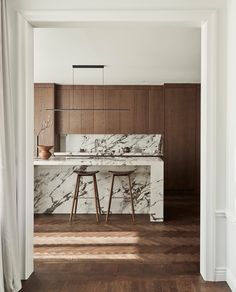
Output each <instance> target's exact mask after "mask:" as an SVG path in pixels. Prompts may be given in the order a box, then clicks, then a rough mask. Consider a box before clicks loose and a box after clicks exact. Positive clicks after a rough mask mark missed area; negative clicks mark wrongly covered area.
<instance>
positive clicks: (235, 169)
mask: <svg viewBox="0 0 236 292" xmlns="http://www.w3.org/2000/svg"><path fill="white" fill-rule="evenodd" d="M227 45H228V51H227V52H228V62H227V64H228V70H227V209H228V210H227V212H228V213H227V217H228V218H227V242H228V245H227V266H228V275H227V276H228V281H229V283H230V284H231V288H232V289H234V290H233V291H236V248H235V247H236V118H235V111H236V82H235V81H236V56H235V52H236V1H235V0H229V1H228V44H227Z"/></svg>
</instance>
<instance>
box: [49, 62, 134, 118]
mask: <svg viewBox="0 0 236 292" xmlns="http://www.w3.org/2000/svg"><path fill="white" fill-rule="evenodd" d="M75 69H102V82H103V94H104V95H105V87H104V85H105V80H104V79H105V78H104V77H105V72H104V70H105V65H72V72H73V99H74V90H75ZM45 110H48V111H54V112H62V111H130V109H128V108H55V109H50V108H47V109H45Z"/></svg>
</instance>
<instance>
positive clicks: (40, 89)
mask: <svg viewBox="0 0 236 292" xmlns="http://www.w3.org/2000/svg"><path fill="white" fill-rule="evenodd" d="M34 95H35V99H34V130H35V136H36V135H37V134H38V133H39V132H40V129H41V128H42V127H43V126H44V125H45V123H46V122H47V121H49V124H50V127H48V128H47V129H45V130H44V131H42V132H41V133H40V135H39V144H42V145H54V125H55V122H54V111H48V110H46V109H53V108H54V95H55V86H54V84H51V83H36V84H35V86H34ZM35 154H36V137H35Z"/></svg>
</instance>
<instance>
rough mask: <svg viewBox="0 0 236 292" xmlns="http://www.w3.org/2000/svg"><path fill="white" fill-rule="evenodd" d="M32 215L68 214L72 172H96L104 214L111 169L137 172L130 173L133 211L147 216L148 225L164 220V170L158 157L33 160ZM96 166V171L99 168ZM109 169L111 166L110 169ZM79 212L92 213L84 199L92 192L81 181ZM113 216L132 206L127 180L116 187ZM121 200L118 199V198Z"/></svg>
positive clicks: (128, 155) (92, 207) (71, 192)
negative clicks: (133, 199) (33, 194)
mask: <svg viewBox="0 0 236 292" xmlns="http://www.w3.org/2000/svg"><path fill="white" fill-rule="evenodd" d="M34 165H35V212H36V213H69V212H70V208H71V199H72V194H73V191H74V184H75V175H74V174H73V171H74V170H75V169H81V170H94V169H97V170H99V171H100V172H99V173H98V175H97V176H98V177H97V179H98V188H99V197H100V202H101V206H102V210H103V213H106V210H107V205H108V196H109V190H110V184H111V177H110V174H109V172H108V170H110V169H114V170H115V169H116V168H119V169H120V168H122V169H124V168H125V169H127V168H128V169H136V171H135V173H134V174H133V177H132V180H133V193H134V197H135V212H136V213H139V214H146V213H149V215H150V221H151V222H162V221H163V176H164V174H163V171H164V165H163V160H162V158H161V157H158V156H152V157H150V156H145V155H134V153H127V154H125V156H123V155H122V156H99V155H89V156H87V157H71V156H70V157H60V158H59V157H52V158H50V159H49V160H41V159H35V161H34ZM98 166H99V168H98ZM111 166H112V167H111ZM82 184H84V185H83V186H82V187H81V189H83V190H84V191H83V193H82V194H81V197H83V198H84V199H85V200H83V201H84V203H81V204H80V205H79V206H80V210H79V213H94V212H95V209H94V206H93V205H92V204H93V203H92V202H93V200H86V194H87V193H90V191H91V192H92V191H93V190H92V188H93V186H92V183H91V181H86V179H84V181H83V182H82ZM114 195H115V196H117V200H113V201H114V202H113V204H114V205H113V207H112V208H113V209H111V211H112V212H113V213H118V214H120V213H130V210H131V206H130V201H129V193H128V188H127V182H126V178H122V179H121V180H120V181H117V182H116V184H115V189H114ZM118 198H120V200H119V199H118Z"/></svg>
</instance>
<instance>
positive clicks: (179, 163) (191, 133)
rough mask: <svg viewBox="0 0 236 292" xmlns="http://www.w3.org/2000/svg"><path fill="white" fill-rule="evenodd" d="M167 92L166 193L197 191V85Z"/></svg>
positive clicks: (166, 89) (175, 86) (167, 88)
mask: <svg viewBox="0 0 236 292" xmlns="http://www.w3.org/2000/svg"><path fill="white" fill-rule="evenodd" d="M164 92H165V110H164V112H165V134H164V157H165V158H164V159H165V190H171V191H178V190H185V191H194V190H195V189H196V185H197V180H198V179H199V178H198V164H197V159H198V158H197V152H198V148H197V143H199V139H198V137H199V126H198V123H199V115H200V110H199V96H198V95H199V91H198V85H194V84H188V85H184V84H181V85H178V84H169V85H165V87H164Z"/></svg>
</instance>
